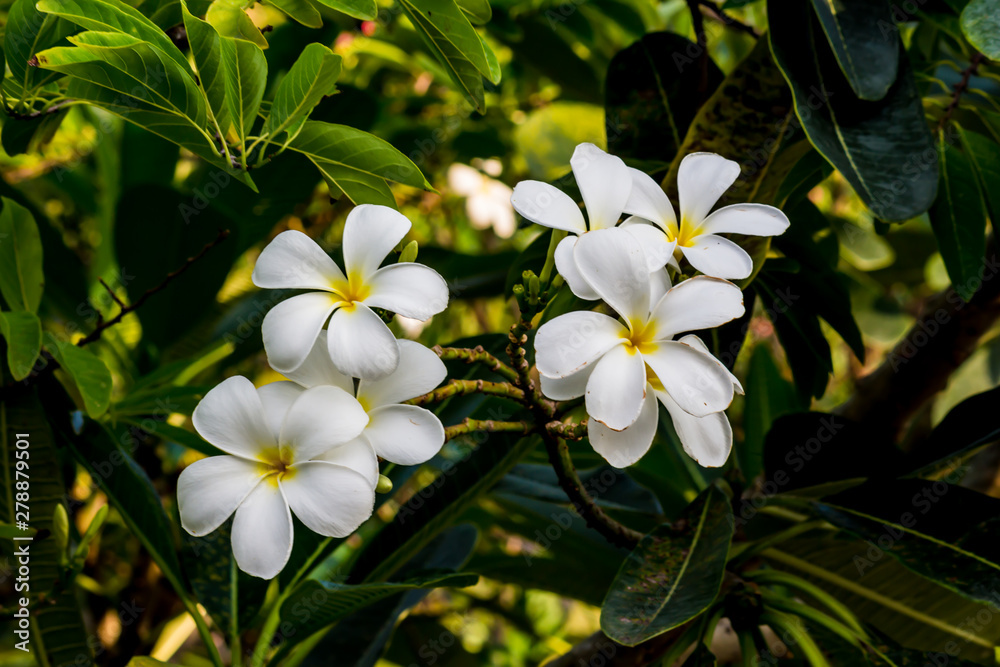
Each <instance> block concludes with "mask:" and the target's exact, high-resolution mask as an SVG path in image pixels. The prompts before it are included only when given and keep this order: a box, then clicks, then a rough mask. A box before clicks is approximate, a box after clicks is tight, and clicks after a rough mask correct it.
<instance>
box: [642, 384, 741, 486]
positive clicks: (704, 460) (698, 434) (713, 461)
mask: <svg viewBox="0 0 1000 667" xmlns="http://www.w3.org/2000/svg"><path fill="white" fill-rule="evenodd" d="M656 395H657V398H659V399H660V401H661V402H662V403H663V405H664V407H666V408H667V411H668V412H669V413H670V419H671V421H673V423H674V430H675V431H676V432H677V437H678V438H680V441H681V445H682V446H683V447H684V451H685V452H687V455H688V456H690V457H691V458H693V459H694V460H695V461H697V462H698V463H699V465H702V466H704V467H706V468H718V467H720V466H723V465H725V463H726V459H728V458H729V452H730V451H731V450H732V448H733V429H732V427H731V426H730V425H729V419H727V418H726V413H725V412H713V413H712V414H710V415H706V416H704V417H695V416H693V415H690V414H688V413H687V412H685V411H684V410H682V409H681V407H680V406H679V405H677V403H675V402H674V400H673V399H672V398H670V396H669V395H667V394H666V393H664V392H662V391H660V392H657V393H656Z"/></svg>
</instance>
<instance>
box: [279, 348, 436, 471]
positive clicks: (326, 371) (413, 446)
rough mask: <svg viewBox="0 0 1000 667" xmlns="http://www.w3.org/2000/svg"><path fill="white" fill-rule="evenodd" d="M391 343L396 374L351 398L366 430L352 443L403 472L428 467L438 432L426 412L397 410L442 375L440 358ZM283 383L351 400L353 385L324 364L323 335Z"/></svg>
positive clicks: (364, 385) (365, 385) (361, 386)
mask: <svg viewBox="0 0 1000 667" xmlns="http://www.w3.org/2000/svg"><path fill="white" fill-rule="evenodd" d="M396 342H397V343H398V345H399V366H397V367H396V370H395V371H393V372H392V373H390V374H389V375H387V376H386V377H384V378H382V379H381V380H361V381H360V382H359V383H358V387H357V393H356V396H357V399H358V402H359V403H360V404H361V406H362V407H363V408H364V409H365V411H366V412H367V413H368V425H367V426H365V430H364V431H363V432H362V433H361V435H359V436H358V438H357V441H358V442H360V443H362V444H363V446H365V447H368V448H372V449H374V451H375V453H376V454H378V455H379V456H381V457H382V458H383V459H385V460H387V461H392V462H393V463H398V464H400V465H408V466H409V465H416V464H418V463H423V462H425V461H428V460H429V459H430V458H431V457H432V456H434V455H435V454H437V453H438V452H439V451H440V450H441V447H442V446H443V445H444V426H442V424H441V420H440V419H438V418H437V416H436V415H435V414H434V413H433V412H431V411H430V410H427V409H425V408H421V407H419V406H416V405H399V404H400V403H402V402H403V401H408V400H410V399H411V398H416V397H417V396H421V395H423V394H426V393H427V392H429V391H431V390H432V389H434V388H435V387H437V386H438V385H439V384H441V381H442V380H444V378H445V376H446V375H447V373H448V372H447V370H446V369H445V366H444V362H443V361H441V358H440V357H438V355H436V354H434V352H432V351H430V350H428V349H427V348H426V347H424V346H423V345H421V344H420V343H415V342H414V341H411V340H400V341H396ZM286 377H288V379H289V380H292V381H294V382H296V383H298V384H299V385H302V386H303V387H318V386H323V385H332V386H335V387H340V388H342V389H344V390H345V391H347V392H348V393H350V394H352V395H355V389H354V380H353V379H352V378H349V377H347V376H346V375H344V374H343V373H341V372H340V371H338V370H337V368H336V367H335V366H334V365H333V363H331V361H330V355H329V354H328V353H327V349H326V332H325V331H321V332H320V335H319V338H318V339H317V340H316V345H315V346H314V347H313V349H312V351H311V352H310V353H309V356H308V357H306V360H305V362H303V363H302V365H301V366H299V367H298V368H297V369H296V370H295V371H293V372H291V373H287V374H286ZM334 453H335V454H336V450H334Z"/></svg>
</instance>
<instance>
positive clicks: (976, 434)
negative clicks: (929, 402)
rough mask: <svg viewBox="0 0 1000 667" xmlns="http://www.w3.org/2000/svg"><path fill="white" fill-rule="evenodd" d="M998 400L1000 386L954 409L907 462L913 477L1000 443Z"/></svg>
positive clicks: (916, 448)
mask: <svg viewBox="0 0 1000 667" xmlns="http://www.w3.org/2000/svg"><path fill="white" fill-rule="evenodd" d="M998 400H1000V387H998V388H996V389H991V390H990V391H984V392H982V393H980V394H976V395H975V396H971V397H969V398H967V399H965V400H964V401H962V402H961V403H959V404H958V405H956V406H955V407H953V408H952V409H951V410H950V411H949V412H948V414H947V415H945V417H944V419H942V420H941V422H940V423H939V424H938V425H937V426H935V427H934V430H933V431H931V433H930V435H929V436H927V438H925V439H924V440H922V441H918V442H917V443H915V444H914V446H913V448H912V450H911V452H910V458H909V460H908V462H907V463H908V466H909V469H910V470H912V471H913V472H912V473H911V474H918V473H919V472H921V471H922V469H924V468H926V467H928V466H931V465H933V464H935V463H941V462H944V463H947V462H949V461H952V460H954V459H955V458H956V457H958V456H960V455H962V454H963V453H965V452H968V451H970V450H972V449H975V448H977V447H982V446H983V445H987V444H989V443H991V442H996V441H997V440H1000V421H997V419H996V415H995V414H993V408H994V406H996V405H997V401H998Z"/></svg>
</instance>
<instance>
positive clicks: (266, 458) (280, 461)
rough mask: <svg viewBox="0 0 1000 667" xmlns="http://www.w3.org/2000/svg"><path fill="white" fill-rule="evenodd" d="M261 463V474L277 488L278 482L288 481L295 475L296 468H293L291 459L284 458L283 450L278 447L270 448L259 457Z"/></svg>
mask: <svg viewBox="0 0 1000 667" xmlns="http://www.w3.org/2000/svg"><path fill="white" fill-rule="evenodd" d="M257 460H258V461H260V462H261V463H260V474H261V475H264V476H265V479H266V481H267V482H269V483H270V484H274V485H275V486H277V484H278V480H282V481H288V480H289V479H290V478H291V477H292V476H293V475H294V474H295V468H294V467H293V466H292V461H291V458H290V457H288V456H287V455H286V456H282V454H281V450H280V449H278V448H277V447H268V448H266V449H265V450H264V451H262V452H261V453H260V454H258V455H257Z"/></svg>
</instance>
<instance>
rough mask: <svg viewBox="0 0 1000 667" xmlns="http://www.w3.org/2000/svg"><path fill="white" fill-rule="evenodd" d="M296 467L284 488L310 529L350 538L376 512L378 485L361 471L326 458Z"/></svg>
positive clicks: (301, 518)
mask: <svg viewBox="0 0 1000 667" xmlns="http://www.w3.org/2000/svg"><path fill="white" fill-rule="evenodd" d="M292 470H294V473H293V474H291V475H287V476H286V477H285V478H284V479H282V480H281V488H282V490H283V491H284V492H285V497H286V498H288V504H289V506H291V508H292V512H294V513H295V516H297V517H298V518H299V520H300V521H301V522H302V523H304V524H305V525H306V527H307V528H309V530H312V531H313V532H316V533H319V534H320V535H327V536H329V537H347V536H348V535H350V534H351V533H353V532H354V531H355V530H357V528H358V526H360V525H361V524H362V523H364V522H365V520H366V519H367V518H368V517H370V516H371V515H372V509H373V508H374V506H375V487H373V486H372V485H371V483H369V481H368V480H367V479H365V476H364V475H362V474H361V473H359V472H358V471H356V470H351V469H350V468H345V467H344V466H341V465H337V464H335V463H327V462H326V461H308V462H306V463H300V464H299V465H297V466H294V467H293V468H292Z"/></svg>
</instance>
